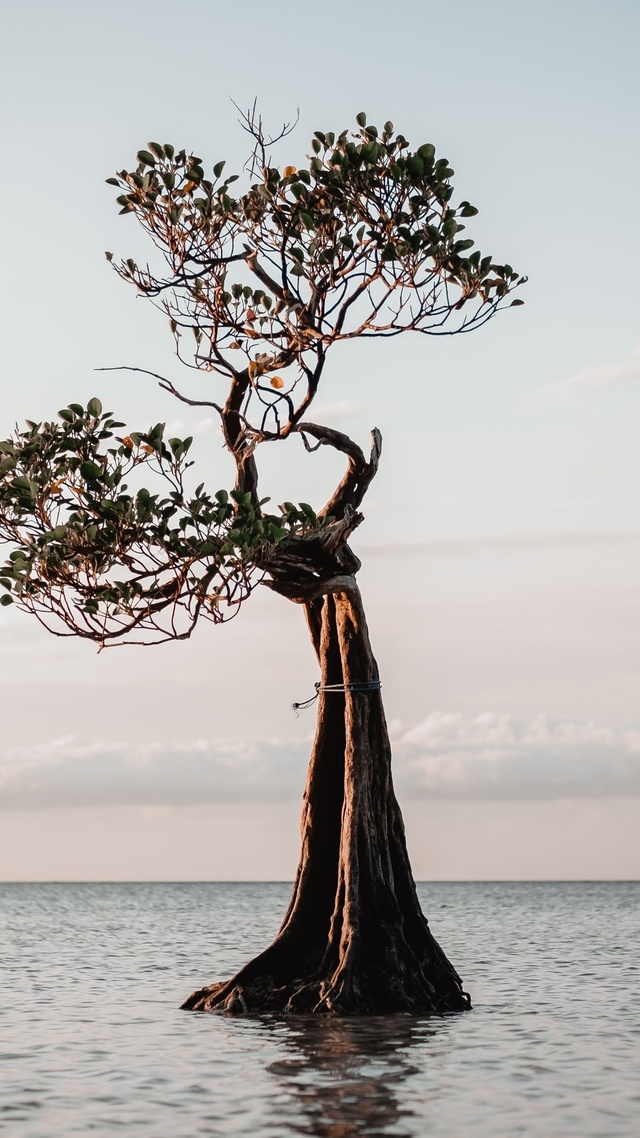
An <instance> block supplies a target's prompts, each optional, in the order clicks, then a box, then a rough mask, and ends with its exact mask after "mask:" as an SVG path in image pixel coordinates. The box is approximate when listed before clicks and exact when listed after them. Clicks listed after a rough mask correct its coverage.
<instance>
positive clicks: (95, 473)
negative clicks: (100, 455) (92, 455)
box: [80, 462, 102, 482]
mask: <svg viewBox="0 0 640 1138" xmlns="http://www.w3.org/2000/svg"><path fill="white" fill-rule="evenodd" d="M101 474H102V468H101V467H100V466H97V465H96V463H95V462H82V463H81V464H80V475H81V477H82V478H84V479H85V481H87V482H95V480H96V479H97V478H99V477H100V475H101Z"/></svg>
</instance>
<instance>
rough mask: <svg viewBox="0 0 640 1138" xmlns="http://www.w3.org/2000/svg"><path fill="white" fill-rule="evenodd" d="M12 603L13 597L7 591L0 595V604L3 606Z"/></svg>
mask: <svg viewBox="0 0 640 1138" xmlns="http://www.w3.org/2000/svg"><path fill="white" fill-rule="evenodd" d="M12 604H13V597H10V596H9V594H8V593H5V594H4V596H2V597H0V605H4V607H5V608H6V606H7V605H12Z"/></svg>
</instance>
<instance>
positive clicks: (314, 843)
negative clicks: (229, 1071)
mask: <svg viewBox="0 0 640 1138" xmlns="http://www.w3.org/2000/svg"><path fill="white" fill-rule="evenodd" d="M345 580H348V578H345ZM305 608H306V614H307V621H308V624H309V629H310V632H311V638H312V640H313V643H314V647H315V649H316V653H317V656H318V660H319V663H320V668H321V683H322V685H323V686H324V685H325V684H343V683H344V684H350V683H357V682H361V681H363V680H372V679H377V678H378V670H377V665H376V661H375V659H374V656H373V653H372V651H371V645H370V642H369V634H368V630H367V625H366V620H365V616H364V610H363V607H362V601H361V598H360V593H359V590H358V588H357V585H356V584H355V578H351V579H350V582H349V587H348V588H347V589H346V590H345V591H341V592H337V593H333V592H329V593H328V594H327V595H325V596H322V597H318V598H317V599H314V600H312V601H310V602H308V603H307V604H306V606H305ZM301 830H302V851H301V855H300V863H299V866H298V872H297V876H296V881H295V884H294V888H293V893H292V897H291V901H290V904H289V908H288V910H287V912H286V914H285V917H284V920H283V922H282V926H281V928H280V931H279V933H278V935H277V937H276V939H275V941H274V942H273V944H271V945H270V946H269V947H268V948H267V949H266V950H265V951H264V952H262V953H261V954H260V955H259V956H257V957H256V958H255V959H254V960H252V961H250V963H249V964H247V965H245V967H244V968H242V969H241V970H240V971H239V972H238V973H237V974H236V975H235V976H234V977H232V978H231V979H230V980H228V981H226V982H222V983H218V984H212V985H210V986H209V987H206V988H203V989H201V990H200V991H197V992H194V993H193V994H192V995H191V996H189V998H188V999H187V1000H186V1001H185V1002H184V1004H183V1005H182V1006H183V1007H184V1008H190V1009H197V1010H202V1011H210V1010H225V1011H230V1012H261V1011H269V1010H274V1011H276V1010H278V1011H287V1012H295V1011H317V1012H334V1013H342V1014H354V1013H368V1014H381V1013H388V1012H398V1011H405V1012H408V1011H412V1012H420V1013H423V1014H424V1013H441V1012H446V1011H458V1010H461V1009H463V1008H466V1007H468V1006H469V998H468V996H467V995H466V994H465V993H464V992H463V990H462V984H461V981H460V978H459V976H458V975H457V973H456V971H455V969H454V968H453V966H452V965H451V964H450V963H449V961H448V960H447V958H446V956H445V954H444V952H443V951H442V949H441V948H440V946H439V945H438V944H437V942H436V941H435V940H434V938H433V936H432V934H431V931H430V929H429V926H428V923H427V920H426V918H425V917H424V916H423V914H422V911H421V909H420V904H419V901H418V897H417V893H416V887H415V882H414V880H413V875H412V872H411V866H410V863H409V857H408V854H407V847H406V842H405V834H404V826H403V822H402V816H401V813H400V808H399V806H398V803H397V800H396V797H395V794H394V791H393V785H392V780H391V748H390V744H389V736H388V731H387V726H386V722H385V716H384V710H383V706H382V696H381V693H380V691H369V692H353V691H347V692H345V693H342V692H322V691H321V693H320V696H319V702H318V720H317V728H316V736H315V741H314V745H313V751H312V756H311V762H310V765H309V773H308V778H307V785H306V789H305V793H304V802H303V810H302V821H301Z"/></svg>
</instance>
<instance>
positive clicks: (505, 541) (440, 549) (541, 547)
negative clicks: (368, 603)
mask: <svg viewBox="0 0 640 1138" xmlns="http://www.w3.org/2000/svg"><path fill="white" fill-rule="evenodd" d="M561 504H562V505H566V504H567V503H561ZM638 541H640V533H634V532H627V533H611V532H609V533H607V532H604V533H597V532H596V533H576V532H572V531H564V532H563V531H558V532H556V533H513V534H486V535H483V536H478V537H450V538H449V537H445V538H434V539H433V540H430V541H414V542H401V543H396V544H391V543H384V544H383V543H380V544H376V545H364V544H363V545H358V544H357V543H356V548H357V551H358V553H361V554H362V556H363V557H364V556H365V555H366V556H367V557H369V556H385V555H386V556H389V555H392V556H393V557H399V556H400V555H402V556H407V555H411V554H414V555H418V556H421V557H472V556H475V555H476V554H481V553H494V552H498V553H537V552H539V551H545V550H548V549H580V548H583V547H587V548H589V547H592V546H596V545H604V546H620V545H622V546H627V545H633V544H636V543H637V542H638Z"/></svg>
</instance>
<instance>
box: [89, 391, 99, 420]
mask: <svg viewBox="0 0 640 1138" xmlns="http://www.w3.org/2000/svg"><path fill="white" fill-rule="evenodd" d="M87 411H88V412H89V414H90V415H91V416H92V417H93V418H94V419H97V418H98V417H99V416H100V415H101V414H102V403H101V402H100V400H99V399H98V397H97V395H94V397H93V399H90V400H89V402H88V403H87Z"/></svg>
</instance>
